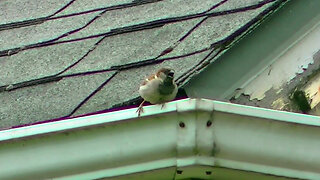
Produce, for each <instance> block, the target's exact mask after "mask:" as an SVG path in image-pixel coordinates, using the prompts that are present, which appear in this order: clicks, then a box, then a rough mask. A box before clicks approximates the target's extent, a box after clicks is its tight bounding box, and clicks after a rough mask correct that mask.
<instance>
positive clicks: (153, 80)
mask: <svg viewBox="0 0 320 180" xmlns="http://www.w3.org/2000/svg"><path fill="white" fill-rule="evenodd" d="M173 75H174V72H173V70H172V69H169V68H161V69H159V70H158V71H157V73H155V74H152V75H150V76H149V77H148V78H147V79H145V80H144V81H143V82H142V83H141V85H140V89H139V94H140V96H141V97H142V98H143V99H144V100H143V101H142V103H141V104H140V106H139V108H138V109H137V112H138V116H140V113H141V112H143V103H144V102H145V101H148V102H150V103H151V104H163V103H165V102H168V101H171V100H173V99H174V98H175V97H176V95H177V92H178V88H177V84H176V83H175V82H174V81H173ZM162 107H163V105H162Z"/></svg>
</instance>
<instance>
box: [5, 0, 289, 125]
mask: <svg viewBox="0 0 320 180" xmlns="http://www.w3.org/2000/svg"><path fill="white" fill-rule="evenodd" d="M88 2H89V1H85V0H69V1H68V0H63V1H52V0H45V1H41V2H38V1H36V0H28V1H26V0H12V1H1V2H0V72H1V73H0V101H1V102H2V103H1V105H0V128H10V127H13V126H19V125H22V124H30V123H35V122H41V121H46V120H50V119H56V118H63V117H70V116H76V115H83V114H88V113H93V112H97V111H100V110H106V109H110V108H111V107H114V106H115V105H119V104H122V103H125V102H127V101H132V100H134V99H137V97H138V96H139V95H138V91H137V89H138V87H139V84H140V82H141V80H142V79H143V78H144V77H145V76H146V75H148V74H150V73H152V72H154V71H156V69H158V68H159V67H164V66H165V67H170V68H173V69H175V71H176V78H177V82H178V84H179V85H180V87H181V86H182V85H183V84H185V83H187V82H188V80H189V79H190V78H191V77H192V76H194V75H195V74H197V73H199V72H201V71H202V70H203V69H204V68H205V67H206V65H208V64H209V63H210V62H212V61H213V60H214V59H215V58H216V57H218V56H220V55H221V53H223V52H224V51H225V50H226V47H227V46H228V45H229V44H230V43H232V42H235V41H236V40H237V39H238V38H240V37H242V36H243V35H245V34H246V33H247V32H249V31H250V30H252V28H253V27H255V26H256V25H258V24H259V23H260V22H261V20H262V19H263V17H265V16H267V15H268V14H270V12H272V11H273V10H275V9H276V8H278V7H279V6H280V4H282V3H283V2H285V1H284V0H264V1H258V0H244V1H241V2H238V1H235V0H204V1H201V2H200V1H197V0H174V1H172V0H148V1H144V0H133V1H129V0H121V1H106V0H94V1H90V3H88ZM18 12H19V13H18ZM133 102H134V101H133Z"/></svg>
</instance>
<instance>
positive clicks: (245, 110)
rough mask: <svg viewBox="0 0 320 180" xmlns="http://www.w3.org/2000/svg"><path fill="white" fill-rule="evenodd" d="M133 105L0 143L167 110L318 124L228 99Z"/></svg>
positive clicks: (19, 131) (11, 135)
mask: <svg viewBox="0 0 320 180" xmlns="http://www.w3.org/2000/svg"><path fill="white" fill-rule="evenodd" d="M136 110H137V108H131V109H126V110H120V111H113V112H108V113H102V114H95V115H89V116H82V117H76V118H72V119H67V120H62V121H54V122H48V123H43V124H36V125H31V126H24V127H20V128H14V129H8V130H3V131H0V143H1V142H3V141H9V140H13V139H19V138H26V137H30V136H37V135H42V134H48V133H57V132H61V131H70V130H75V129H80V128H81V129H82V128H88V127H91V126H104V125H106V124H109V123H121V122H123V121H128V120H135V119H140V118H147V117H150V116H161V115H165V114H169V113H181V112H194V111H204V112H225V113H231V114H238V115H243V116H251V117H258V118H261V119H269V120H274V121H282V122H285V123H294V124H301V125H307V126H320V117H317V116H312V115H306V114H299V113H293V112H286V111H277V110H272V109H266V108H260V107H253V106H246V105H240V104H233V103H229V102H222V101H215V100H209V99H191V98H186V99H183V100H178V101H172V102H169V103H166V104H165V107H164V108H163V109H162V110H159V105H151V106H145V107H144V113H142V114H141V116H140V117H138V116H137V114H136Z"/></svg>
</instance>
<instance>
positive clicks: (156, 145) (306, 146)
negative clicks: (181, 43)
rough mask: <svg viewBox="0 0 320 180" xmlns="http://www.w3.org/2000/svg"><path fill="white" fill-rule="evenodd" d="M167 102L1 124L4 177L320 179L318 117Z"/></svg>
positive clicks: (1, 172) (190, 101) (189, 101)
mask: <svg viewBox="0 0 320 180" xmlns="http://www.w3.org/2000/svg"><path fill="white" fill-rule="evenodd" d="M160 108H161V107H160V106H158V105H153V106H147V107H145V109H144V113H143V114H142V116H141V117H139V118H138V117H137V114H136V113H135V111H136V108H134V109H127V110H123V111H117V112H110V113H104V114H97V115H91V116H86V117H79V118H74V119H69V120H63V121H57V122H51V123H45V124H38V125H32V126H26V127H21V128H16V129H10V130H4V131H0V167H1V168H0V179H21V178H23V179H48V178H54V179H98V178H111V177H112V178H113V177H127V176H132V175H136V176H139V178H138V179H143V178H142V177H147V176H146V174H149V175H150V176H148V178H147V179H150V177H153V178H156V179H184V178H202V179H212V178H215V177H218V176H221V174H220V175H219V172H228V171H232V172H233V173H235V172H241V173H242V174H247V175H250V176H251V177H252V173H256V174H258V175H261V174H262V175H266V174H269V175H274V176H284V177H290V178H302V179H320V168H319V167H320V153H319V149H320V141H319V139H320V118H319V117H316V116H309V115H304V114H296V113H290V112H281V111H274V110H269V109H263V108H257V107H249V106H243V105H237V104H230V103H225V102H219V101H212V100H206V99H185V100H179V101H174V102H170V103H167V104H166V105H165V108H164V109H162V110H161V109H160ZM161 170H163V171H164V172H165V173H160V172H161ZM154 171H157V172H159V173H152V172H154ZM150 172H151V173H150ZM228 174H230V173H222V176H228ZM266 176H267V175H266ZM268 177H269V178H270V179H273V178H274V177H273V176H268ZM145 179H146V178H145Z"/></svg>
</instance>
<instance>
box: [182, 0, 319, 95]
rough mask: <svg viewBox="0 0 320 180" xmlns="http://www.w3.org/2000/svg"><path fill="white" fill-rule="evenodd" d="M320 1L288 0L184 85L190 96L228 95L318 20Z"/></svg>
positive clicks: (254, 75) (264, 66) (272, 60)
mask: <svg viewBox="0 0 320 180" xmlns="http://www.w3.org/2000/svg"><path fill="white" fill-rule="evenodd" d="M319 7H320V1H314V0H305V1H289V2H287V3H286V4H285V5H284V6H283V7H282V8H280V9H279V10H278V11H277V12H275V13H274V14H273V15H271V16H270V17H269V18H267V19H266V20H265V21H264V22H263V23H262V24H260V25H259V26H258V27H257V28H256V29H255V30H254V31H252V32H251V33H249V34H248V35H246V36H245V37H244V38H243V39H242V40H240V41H239V42H238V43H236V44H235V45H233V46H232V47H231V48H230V49H229V50H228V51H226V52H225V53H224V54H223V55H221V56H220V57H218V58H217V59H216V60H215V61H214V62H212V63H211V64H210V65H208V67H207V68H206V69H205V70H203V71H202V72H201V73H199V75H197V76H195V77H194V78H192V79H191V80H190V82H189V83H188V84H187V85H186V86H185V90H186V92H187V95H188V96H189V97H193V98H199V97H201V98H210V99H220V100H223V99H226V98H227V99H229V98H231V97H232V95H233V94H234V92H235V90H236V89H238V88H242V87H244V86H245V85H246V84H247V83H248V82H250V80H251V79H253V78H255V77H256V76H257V75H258V74H259V73H260V72H262V71H263V70H264V69H265V68H267V67H268V66H269V65H270V64H272V63H273V62H274V61H275V59H276V57H277V56H279V55H281V54H282V53H283V52H284V51H285V50H286V49H288V47H290V46H292V45H293V44H294V43H295V42H296V41H297V40H298V39H299V38H301V37H302V36H303V35H305V34H306V33H307V32H308V31H310V30H311V28H312V27H313V26H314V25H315V24H317V23H318V22H319V17H320V11H319Z"/></svg>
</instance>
